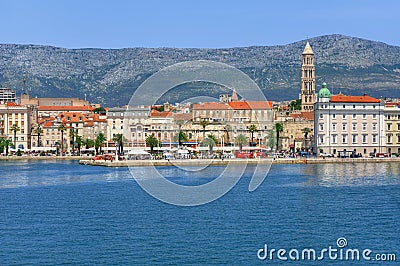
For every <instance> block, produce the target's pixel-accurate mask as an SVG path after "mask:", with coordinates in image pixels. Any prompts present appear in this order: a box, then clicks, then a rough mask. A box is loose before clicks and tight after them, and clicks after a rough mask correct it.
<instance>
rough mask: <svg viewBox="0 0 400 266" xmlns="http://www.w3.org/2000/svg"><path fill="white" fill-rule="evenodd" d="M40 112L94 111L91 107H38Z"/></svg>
mask: <svg viewBox="0 0 400 266" xmlns="http://www.w3.org/2000/svg"><path fill="white" fill-rule="evenodd" d="M38 110H39V111H92V110H93V107H91V106H45V105H41V106H38Z"/></svg>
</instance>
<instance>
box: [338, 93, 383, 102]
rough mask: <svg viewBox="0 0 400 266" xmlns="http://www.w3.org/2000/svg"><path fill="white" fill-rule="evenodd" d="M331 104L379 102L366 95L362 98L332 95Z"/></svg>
mask: <svg viewBox="0 0 400 266" xmlns="http://www.w3.org/2000/svg"><path fill="white" fill-rule="evenodd" d="M331 102H332V103H380V100H378V99H376V98H373V97H371V96H369V95H367V94H364V95H363V96H348V95H343V94H338V95H332V96H331Z"/></svg>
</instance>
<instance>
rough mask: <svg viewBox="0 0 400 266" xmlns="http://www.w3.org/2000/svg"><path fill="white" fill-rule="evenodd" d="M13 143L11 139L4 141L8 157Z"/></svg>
mask: <svg viewBox="0 0 400 266" xmlns="http://www.w3.org/2000/svg"><path fill="white" fill-rule="evenodd" d="M11 143H12V141H11V140H10V139H4V140H3V146H4V148H6V156H7V155H8V147H10V145H11Z"/></svg>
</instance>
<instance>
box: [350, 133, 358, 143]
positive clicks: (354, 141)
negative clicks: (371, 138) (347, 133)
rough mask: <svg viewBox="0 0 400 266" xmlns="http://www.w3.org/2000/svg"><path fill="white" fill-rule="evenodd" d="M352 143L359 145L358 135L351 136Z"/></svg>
mask: <svg viewBox="0 0 400 266" xmlns="http://www.w3.org/2000/svg"><path fill="white" fill-rule="evenodd" d="M351 141H352V142H353V143H357V135H356V134H353V135H352V136H351Z"/></svg>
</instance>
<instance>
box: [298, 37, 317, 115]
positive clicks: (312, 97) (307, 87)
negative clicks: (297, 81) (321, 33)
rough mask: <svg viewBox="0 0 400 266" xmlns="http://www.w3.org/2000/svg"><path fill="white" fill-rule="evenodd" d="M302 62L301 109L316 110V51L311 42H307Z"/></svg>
mask: <svg viewBox="0 0 400 266" xmlns="http://www.w3.org/2000/svg"><path fill="white" fill-rule="evenodd" d="M302 59H303V60H302V64H301V111H302V112H312V111H314V103H315V102H316V97H317V96H316V94H315V66H314V52H313V50H312V49H311V46H310V43H309V42H307V44H306V47H304V51H303V54H302Z"/></svg>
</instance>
